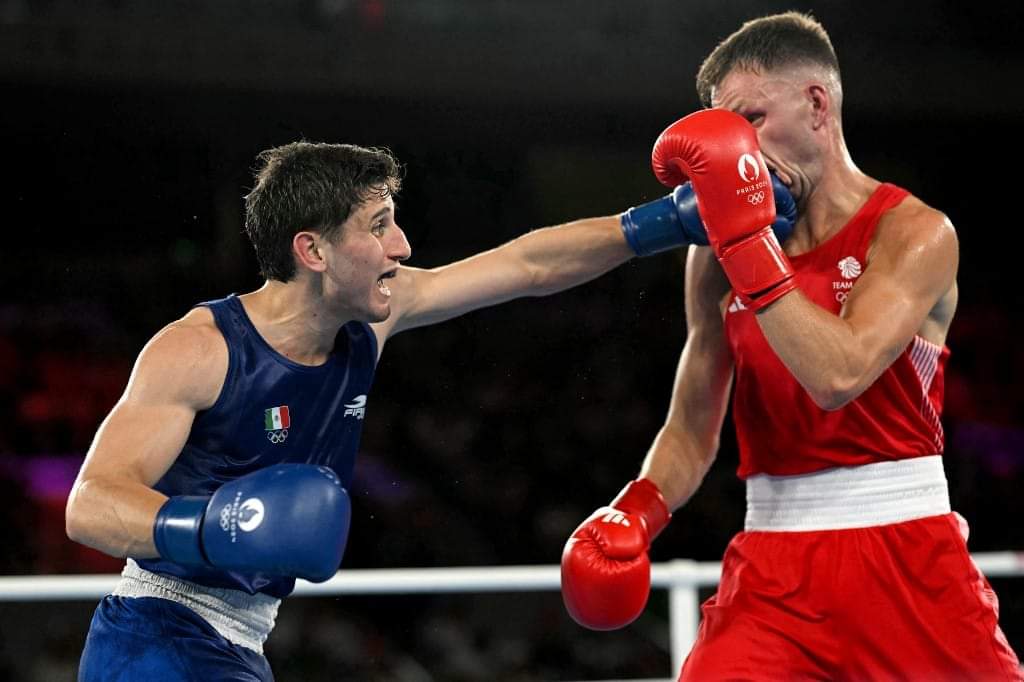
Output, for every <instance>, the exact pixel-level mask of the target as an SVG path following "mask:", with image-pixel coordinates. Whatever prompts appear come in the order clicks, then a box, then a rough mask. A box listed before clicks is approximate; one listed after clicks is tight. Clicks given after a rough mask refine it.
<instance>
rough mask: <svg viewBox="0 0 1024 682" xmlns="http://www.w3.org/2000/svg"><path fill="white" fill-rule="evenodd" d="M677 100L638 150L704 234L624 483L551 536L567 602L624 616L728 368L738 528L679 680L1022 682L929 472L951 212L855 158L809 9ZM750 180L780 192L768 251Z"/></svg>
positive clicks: (592, 618) (769, 30)
mask: <svg viewBox="0 0 1024 682" xmlns="http://www.w3.org/2000/svg"><path fill="white" fill-rule="evenodd" d="M698 91H699V92H700V94H701V97H702V99H703V101H704V102H705V104H707V105H709V106H710V107H712V108H710V109H707V110H704V111H702V112H698V113H696V114H692V115H691V116H687V117H686V118H684V119H681V120H680V121H678V122H676V123H675V124H673V125H672V126H670V127H669V128H668V129H666V131H665V132H664V133H662V135H661V137H660V138H659V139H658V141H657V143H656V144H655V148H654V154H653V164H654V167H655V172H656V174H657V175H658V176H659V179H661V180H662V181H663V182H665V183H666V184H679V183H680V182H684V181H686V180H690V181H691V182H692V183H693V187H694V190H695V193H696V196H697V202H698V207H699V209H700V214H701V218H702V220H703V222H704V226H705V227H706V229H707V234H708V238H709V241H710V248H703V247H696V246H691V247H690V253H689V258H688V261H687V271H686V315H687V323H688V337H687V341H686V345H685V348H684V350H683V354H682V358H681V359H680V364H679V370H678V373H677V377H676V386H675V390H674V395H673V399H672V403H671V407H670V409H669V414H668V417H667V419H666V422H665V425H664V427H663V428H662V429H661V431H660V433H659V434H658V436H657V438H656V439H655V441H654V444H653V445H652V447H651V449H650V451H649V453H648V455H647V458H646V460H645V461H644V464H643V467H642V469H641V472H640V477H639V478H638V479H637V480H635V481H632V482H631V483H629V484H628V485H627V486H626V488H625V489H624V490H623V491H622V493H621V494H620V495H619V496H618V497H617V498H616V499H615V500H614V501H613V502H612V503H611V504H610V505H609V506H608V507H602V508H601V509H599V510H598V511H597V512H595V514H593V515H592V516H591V517H590V518H589V519H587V520H586V521H585V522H584V523H583V524H582V525H581V526H580V527H579V528H578V529H577V530H576V532H575V533H574V534H573V536H572V537H571V538H570V540H569V542H568V544H567V545H566V549H565V552H564V554H563V560H562V583H563V597H564V599H565V603H566V606H567V608H568V609H569V612H570V613H571V614H572V615H573V617H574V618H576V620H577V621H579V622H580V623H581V624H583V625H585V626H587V627H591V628H595V629H611V628H615V627H621V626H622V625H625V624H626V623H628V622H630V621H631V620H632V619H633V618H635V617H636V616H637V615H638V614H639V613H640V611H641V610H642V609H643V607H644V604H645V603H646V599H647V593H648V589H649V584H650V569H649V562H648V558H647V547H648V546H649V545H650V542H651V541H652V540H653V539H654V537H655V536H656V535H657V534H658V533H659V532H660V531H661V530H662V529H663V528H664V527H665V525H666V524H667V523H668V521H669V519H670V518H671V514H670V511H671V510H673V509H676V508H678V507H680V506H682V505H683V504H684V503H685V502H686V500H687V499H689V497H690V496H691V495H692V494H693V492H694V491H695V490H696V489H697V487H698V486H699V484H700V481H701V479H702V478H703V476H704V473H705V472H706V471H707V469H708V467H709V466H710V464H711V462H712V460H713V459H714V456H715V452H716V450H717V446H718V437H719V431H720V429H721V426H722V422H723V420H724V417H725V413H726V404H727V399H728V396H729V391H730V385H731V383H732V380H733V377H734V376H735V391H734V395H733V413H734V420H735V424H736V431H737V435H738V442H739V448H740V468H739V475H740V477H741V478H743V479H745V481H746V485H747V516H746V524H745V529H744V531H743V532H742V533H740V534H738V535H737V536H736V537H735V538H734V539H733V540H732V542H731V543H730V545H729V547H728V549H727V551H726V554H725V557H724V560H723V567H722V580H721V584H720V586H719V589H718V592H717V593H716V594H715V596H714V597H712V598H711V599H710V600H708V602H707V603H705V604H704V607H703V616H704V618H703V621H702V623H701V627H700V631H699V633H698V638H697V642H696V644H695V646H694V648H693V650H692V651H691V653H690V655H689V657H688V659H687V660H686V663H685V664H684V666H683V670H682V672H681V676H680V679H682V680H726V679H728V680H808V679H814V680H850V681H860V680H912V681H916V680H929V681H930V680H1021V679H1024V676H1022V675H1021V671H1020V666H1019V662H1018V660H1017V657H1016V655H1015V654H1014V653H1013V651H1012V650H1011V648H1010V647H1009V645H1008V643H1007V641H1006V639H1005V637H1004V636H1003V634H1002V632H1001V631H1000V629H999V625H998V606H997V602H996V598H995V595H994V594H993V592H992V590H991V588H990V587H989V585H988V583H987V581H986V580H985V578H984V576H982V575H981V573H980V572H979V571H978V569H977V567H976V566H975V565H974V563H973V562H972V560H971V558H970V556H969V554H968V552H967V547H966V538H967V526H966V523H965V522H964V521H963V519H962V518H961V517H959V516H958V515H957V514H955V513H952V512H951V510H950V504H949V494H948V489H947V485H946V479H945V475H944V472H943V466H942V459H941V454H942V449H943V434H942V426H941V424H940V420H939V418H940V415H941V412H942V392H943V369H944V367H945V363H946V359H947V358H948V356H949V350H948V349H947V348H946V347H945V339H946V333H947V331H948V329H949V326H950V323H951V321H952V318H953V313H954V310H955V308H956V298H957V288H956V270H957V261H958V249H957V240H956V234H955V232H954V230H953V227H952V225H951V224H950V223H949V221H948V220H947V219H946V217H945V216H944V215H943V214H942V213H940V212H939V211H936V210H934V209H932V208H930V207H928V206H926V205H925V204H924V203H923V202H921V201H920V200H918V199H917V198H915V197H913V196H912V195H910V194H909V193H908V192H907V191H906V190H903V189H900V188H898V187H895V186H894V185H891V184H887V183H881V182H879V181H877V180H875V179H874V178H871V177H869V176H867V175H866V174H864V173H862V172H861V171H860V170H859V169H858V168H857V167H856V166H855V165H854V163H853V161H852V159H851V157H850V154H849V152H848V151H847V148H846V144H845V141H844V139H843V134H842V123H841V115H840V109H841V103H842V86H841V81H840V76H839V67H838V62H837V60H836V57H835V52H834V51H833V48H832V45H831V41H830V40H829V38H828V35H827V34H826V33H825V31H824V29H823V28H822V27H821V26H820V24H818V23H817V22H816V21H814V20H813V19H811V18H810V17H807V16H805V15H801V14H798V13H795V12H790V13H786V14H782V15H775V16H770V17H763V18H761V19H758V20H755V21H751V22H748V23H747V24H745V25H744V26H743V27H742V28H741V29H740V30H739V31H737V32H736V33H734V34H733V35H732V36H730V37H729V38H727V39H726V40H725V41H723V42H722V43H721V44H720V45H719V46H718V47H717V48H716V49H715V50H714V51H713V52H712V54H711V55H710V56H709V57H708V59H707V60H706V61H705V63H704V65H703V66H702V68H701V70H700V73H699V75H698ZM769 171H772V172H774V173H776V174H777V175H778V176H779V178H780V179H781V180H782V181H783V183H784V184H786V185H787V186H788V187H789V189H790V191H791V193H792V194H793V196H794V198H796V200H797V207H798V210H799V217H798V220H797V223H796V227H795V230H794V233H793V235H792V237H790V239H789V240H788V241H787V242H786V243H785V245H784V246H781V245H780V244H779V243H778V241H777V240H776V239H775V237H774V236H772V234H771V231H770V230H769V229H768V228H767V227H766V226H767V225H769V224H770V223H771V219H772V217H773V216H774V205H773V204H772V201H771V192H770V191H769V192H767V193H766V192H765V191H764V190H765V188H766V187H770V185H766V178H767V177H768V172H769Z"/></svg>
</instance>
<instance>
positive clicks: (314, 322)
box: [239, 279, 348, 365]
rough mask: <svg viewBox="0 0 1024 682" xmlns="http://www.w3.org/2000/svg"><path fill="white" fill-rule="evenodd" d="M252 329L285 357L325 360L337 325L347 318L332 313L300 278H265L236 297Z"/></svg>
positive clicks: (305, 361) (312, 362)
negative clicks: (257, 286)
mask: <svg viewBox="0 0 1024 682" xmlns="http://www.w3.org/2000/svg"><path fill="white" fill-rule="evenodd" d="M239 298H240V299H241V301H242V305H243V306H244V307H245V312H246V313H247V314H248V315H249V318H250V319H251V320H252V323H253V325H254V326H255V327H256V331H258V332H259V333H260V336H262V337H263V339H264V340H265V341H266V342H267V343H269V344H270V346H271V347H272V348H273V349H274V350H276V351H277V352H278V353H280V354H281V355H283V356H285V357H286V358H288V359H289V360H292V361H294V362H298V363H300V364H304V365H319V364H323V363H324V362H326V361H327V358H328V357H329V356H330V354H331V351H332V350H333V349H334V338H335V336H336V335H337V333H338V329H339V328H340V327H341V326H342V325H343V324H345V323H346V322H348V319H345V316H338V315H334V314H332V311H330V310H329V309H328V308H327V306H325V305H324V303H323V300H322V297H321V296H320V295H319V293H318V292H316V291H314V288H313V287H312V286H311V285H310V284H309V283H308V282H304V281H302V280H299V279H296V280H292V281H290V282H278V281H274V280H268V281H267V282H266V283H264V285H263V286H262V287H260V288H259V289H257V290H256V291H253V292H251V293H248V294H245V295H243V296H241V297H239Z"/></svg>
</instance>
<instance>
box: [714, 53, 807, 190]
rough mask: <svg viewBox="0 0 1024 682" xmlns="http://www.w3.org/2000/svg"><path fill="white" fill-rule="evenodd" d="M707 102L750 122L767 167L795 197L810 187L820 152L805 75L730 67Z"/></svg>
mask: <svg viewBox="0 0 1024 682" xmlns="http://www.w3.org/2000/svg"><path fill="white" fill-rule="evenodd" d="M711 104H712V106H714V107H720V108H722V109H728V110H730V111H734V112H736V113H738V114H740V115H741V116H743V117H744V118H746V119H747V120H748V121H750V123H751V124H752V125H753V126H754V129H755V130H756V131H757V139H758V142H759V144H760V146H761V154H762V155H763V156H764V160H765V163H766V164H767V165H768V169H769V170H771V171H773V172H775V173H776V174H777V175H778V176H779V179H780V180H782V182H783V183H784V184H785V185H787V186H788V187H789V189H790V191H791V192H792V193H793V196H794V197H796V198H797V199H799V198H800V197H801V196H802V195H803V194H804V193H805V192H807V191H808V190H809V180H810V178H811V177H813V175H814V168H815V165H816V160H817V158H818V151H817V145H816V143H815V139H814V127H813V120H814V119H813V110H814V105H813V100H812V99H811V98H810V97H809V95H808V91H807V81H806V79H804V78H800V77H798V75H797V74H788V73H786V72H780V73H771V72H761V73H758V72H754V71H745V70H734V71H731V72H730V73H729V74H728V75H727V76H726V77H725V78H724V79H723V80H722V82H721V83H720V84H719V86H718V87H716V88H715V89H714V91H713V92H712V97H711Z"/></svg>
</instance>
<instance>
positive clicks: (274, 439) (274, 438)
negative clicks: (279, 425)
mask: <svg viewBox="0 0 1024 682" xmlns="http://www.w3.org/2000/svg"><path fill="white" fill-rule="evenodd" d="M286 438H288V429H281V430H279V431H267V440H269V441H270V442H271V443H274V444H277V443H283V442H284V441H285V439H286Z"/></svg>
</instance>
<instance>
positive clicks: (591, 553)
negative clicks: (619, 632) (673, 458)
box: [562, 478, 672, 630]
mask: <svg viewBox="0 0 1024 682" xmlns="http://www.w3.org/2000/svg"><path fill="white" fill-rule="evenodd" d="M670 518H672V515H671V514H670V513H669V510H668V506H667V505H666V504H665V499H664V498H663V497H662V496H661V491H659V490H658V487H657V486H656V485H655V484H654V483H652V482H651V481H649V480H647V479H646V478H641V479H638V480H635V481H632V482H630V483H629V485H627V486H626V487H625V488H623V489H622V492H621V493H619V496H618V497H616V498H615V499H614V500H613V501H612V503H611V504H610V505H609V506H607V507H601V508H600V509H598V510H597V511H596V512H594V513H593V514H591V515H590V518H588V519H587V520H586V521H584V522H583V523H582V524H580V526H579V528H577V529H576V530H575V531H574V532H573V534H572V537H570V538H569V541H568V542H567V543H566V545H565V549H564V550H563V552H562V600H563V601H564V602H565V608H566V609H567V610H568V611H569V615H571V616H572V617H573V619H574V620H575V621H576V622H577V623H579V624H580V625H582V626H584V627H588V628H590V629H592V630H614V629H616V628H621V627H624V626H626V625H629V624H630V623H632V622H633V621H634V620H635V619H636V617H637V616H639V615H640V613H641V612H642V611H643V610H644V606H645V605H646V604H647V595H648V593H649V592H650V591H651V561H650V559H649V558H648V557H647V549H648V548H649V547H650V545H651V541H652V540H654V538H655V537H657V535H658V533H660V532H661V531H662V529H663V528H664V527H665V526H666V525H668V522H669V519H670Z"/></svg>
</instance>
